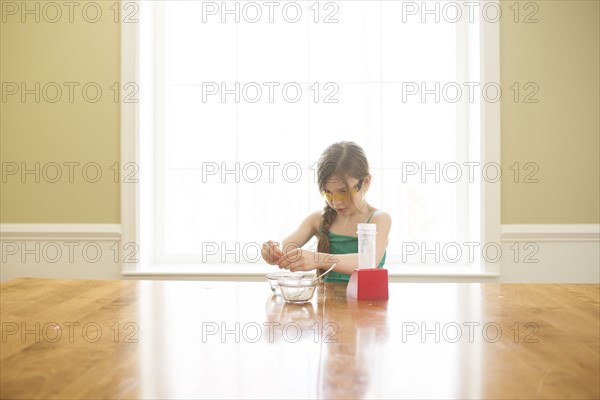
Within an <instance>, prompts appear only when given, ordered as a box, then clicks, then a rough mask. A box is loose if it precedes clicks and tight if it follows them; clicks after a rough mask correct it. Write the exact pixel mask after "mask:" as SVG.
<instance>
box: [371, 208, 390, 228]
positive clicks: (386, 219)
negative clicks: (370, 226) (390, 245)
mask: <svg viewBox="0 0 600 400" xmlns="http://www.w3.org/2000/svg"><path fill="white" fill-rule="evenodd" d="M369 222H373V223H384V224H390V225H391V223H392V217H391V216H390V214H388V213H387V212H385V211H383V210H379V209H375V210H374V211H373V212H372V213H371V216H370V217H369Z"/></svg>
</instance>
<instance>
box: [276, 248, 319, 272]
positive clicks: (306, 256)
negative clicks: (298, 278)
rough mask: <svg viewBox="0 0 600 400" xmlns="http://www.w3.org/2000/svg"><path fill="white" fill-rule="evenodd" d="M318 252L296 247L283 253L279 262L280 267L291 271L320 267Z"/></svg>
mask: <svg viewBox="0 0 600 400" xmlns="http://www.w3.org/2000/svg"><path fill="white" fill-rule="evenodd" d="M318 261H319V260H318V259H317V253H315V252H314V251H310V250H305V249H300V248H295V249H292V250H290V251H288V252H287V253H285V254H284V255H283V257H281V259H280V260H279V262H278V263H277V264H279V268H285V269H289V270H290V271H292V272H294V271H310V270H313V269H316V268H319V262H318Z"/></svg>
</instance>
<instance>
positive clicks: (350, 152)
mask: <svg viewBox="0 0 600 400" xmlns="http://www.w3.org/2000/svg"><path fill="white" fill-rule="evenodd" d="M368 175H370V174H369V163H368V161H367V157H366V155H365V152H364V151H363V149H362V148H361V147H360V146H359V145H357V144H356V143H354V142H337V143H334V144H332V145H331V146H329V147H327V148H326V149H325V151H324V152H323V154H321V157H320V158H319V165H318V168H317V182H318V184H319V192H320V193H323V192H324V191H325V182H326V181H327V180H329V179H330V178H332V177H334V176H336V177H338V178H340V179H342V180H344V181H345V182H346V186H348V178H354V179H358V180H361V179H364V178H365V177H367V176H368ZM347 189H348V190H350V188H348V187H347ZM335 216H336V212H335V209H334V208H333V207H331V206H330V205H329V204H328V203H327V202H325V208H324V209H323V216H322V217H321V233H320V235H319V241H318V242H317V251H318V252H321V253H329V252H330V248H329V238H328V237H327V234H328V233H329V227H330V226H331V223H332V222H333V220H334V219H335Z"/></svg>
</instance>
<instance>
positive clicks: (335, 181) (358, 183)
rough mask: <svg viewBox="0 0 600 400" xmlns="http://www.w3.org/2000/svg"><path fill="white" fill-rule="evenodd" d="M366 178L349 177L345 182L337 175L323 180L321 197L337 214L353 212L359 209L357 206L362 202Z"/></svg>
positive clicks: (366, 182)
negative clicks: (323, 187)
mask: <svg viewBox="0 0 600 400" xmlns="http://www.w3.org/2000/svg"><path fill="white" fill-rule="evenodd" d="M368 180H369V177H367V178H364V179H361V180H358V179H355V178H351V177H350V178H348V181H347V182H346V181H344V180H342V179H339V178H338V177H332V178H330V179H328V180H327V181H325V190H324V191H323V193H322V194H323V197H324V198H325V201H327V203H328V204H329V205H330V206H331V207H333V208H334V209H335V210H336V211H337V212H338V214H344V215H346V214H348V213H354V212H356V211H359V210H358V209H357V206H358V207H360V206H361V205H362V204H364V201H363V196H364V192H365V189H366V186H367V185H366V184H368Z"/></svg>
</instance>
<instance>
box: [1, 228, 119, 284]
mask: <svg viewBox="0 0 600 400" xmlns="http://www.w3.org/2000/svg"><path fill="white" fill-rule="evenodd" d="M0 247H1V248H0V251H1V254H0V280H1V281H5V280H9V279H13V278H18V277H32V278H62V279H121V278H122V277H121V263H120V260H121V259H122V258H123V257H124V253H125V252H124V251H123V247H122V246H121V225H120V224H0Z"/></svg>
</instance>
